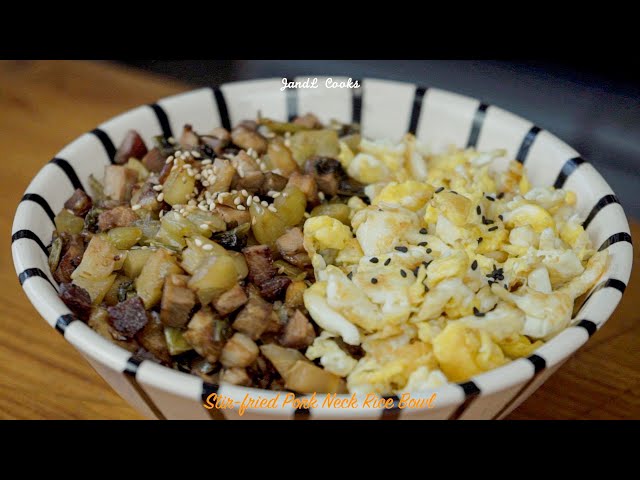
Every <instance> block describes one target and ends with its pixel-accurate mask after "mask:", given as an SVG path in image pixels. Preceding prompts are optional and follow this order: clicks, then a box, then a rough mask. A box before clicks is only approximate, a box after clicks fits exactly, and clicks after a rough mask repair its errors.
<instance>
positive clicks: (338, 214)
mask: <svg viewBox="0 0 640 480" xmlns="http://www.w3.org/2000/svg"><path fill="white" fill-rule="evenodd" d="M350 213H351V209H350V208H349V206H348V205H346V204H344V203H323V204H321V205H318V206H317V207H315V208H314V209H313V210H311V216H312V217H320V216H322V215H326V216H327V217H331V218H335V219H336V220H340V221H341V222H342V223H344V224H345V225H347V226H351V222H350V221H349V215H350Z"/></svg>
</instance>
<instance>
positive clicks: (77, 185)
mask: <svg viewBox="0 0 640 480" xmlns="http://www.w3.org/2000/svg"><path fill="white" fill-rule="evenodd" d="M49 163H53V164H54V165H57V166H58V167H60V169H61V170H62V171H63V172H64V174H65V175H66V176H67V178H68V179H69V181H70V182H71V185H73V189H74V190H77V189H80V190H82V191H83V192H84V191H85V190H84V186H83V185H82V182H81V181H80V179H79V178H78V174H77V173H76V171H75V170H74V169H73V167H72V166H71V164H70V163H69V162H67V161H66V160H65V159H64V158H54V159H52V160H51V161H50V162H49Z"/></svg>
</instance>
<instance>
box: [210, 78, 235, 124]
mask: <svg viewBox="0 0 640 480" xmlns="http://www.w3.org/2000/svg"><path fill="white" fill-rule="evenodd" d="M211 90H213V97H214V98H215V99H216V105H217V106H218V115H219V116H220V123H221V124H222V126H223V127H224V128H226V129H227V130H229V131H231V122H230V121H229V110H227V102H226V101H225V99H224V94H223V93H222V90H220V89H219V88H218V87H214V88H212V89H211Z"/></svg>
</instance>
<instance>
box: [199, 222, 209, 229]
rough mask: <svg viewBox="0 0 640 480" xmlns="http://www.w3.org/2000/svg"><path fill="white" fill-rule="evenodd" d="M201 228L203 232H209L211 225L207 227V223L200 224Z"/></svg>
mask: <svg viewBox="0 0 640 480" xmlns="http://www.w3.org/2000/svg"><path fill="white" fill-rule="evenodd" d="M200 228H201V229H202V230H208V229H209V225H207V224H206V223H201V224H200Z"/></svg>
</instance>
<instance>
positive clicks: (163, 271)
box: [136, 248, 182, 309]
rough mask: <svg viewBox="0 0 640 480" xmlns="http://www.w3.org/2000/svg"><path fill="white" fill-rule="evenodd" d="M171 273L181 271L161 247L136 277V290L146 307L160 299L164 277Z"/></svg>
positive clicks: (151, 305)
mask: <svg viewBox="0 0 640 480" xmlns="http://www.w3.org/2000/svg"><path fill="white" fill-rule="evenodd" d="M172 273H182V269H181V268H180V267H179V266H178V264H177V262H176V259H175V258H174V257H173V256H172V255H170V254H169V252H167V251H166V250H164V249H162V248H160V249H158V250H156V251H155V252H153V254H152V255H151V256H150V257H149V259H148V261H147V263H146V264H145V265H144V267H143V268H142V271H141V272H140V275H139V276H138V278H137V279H136V291H137V292H138V296H139V297H140V298H141V299H142V301H143V302H144V307H145V308H146V309H149V308H151V307H153V306H154V305H156V304H157V303H158V302H159V301H160V297H161V296H162V285H163V284H164V279H165V278H166V277H167V276H168V275H171V274H172Z"/></svg>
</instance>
